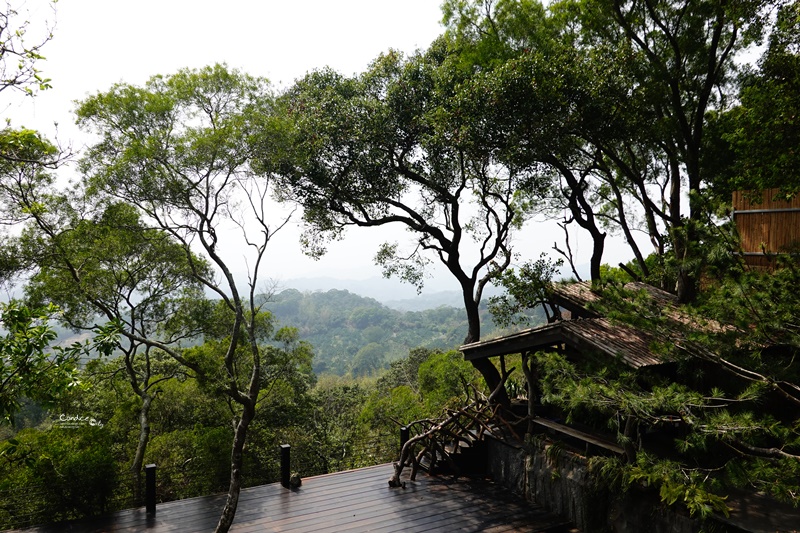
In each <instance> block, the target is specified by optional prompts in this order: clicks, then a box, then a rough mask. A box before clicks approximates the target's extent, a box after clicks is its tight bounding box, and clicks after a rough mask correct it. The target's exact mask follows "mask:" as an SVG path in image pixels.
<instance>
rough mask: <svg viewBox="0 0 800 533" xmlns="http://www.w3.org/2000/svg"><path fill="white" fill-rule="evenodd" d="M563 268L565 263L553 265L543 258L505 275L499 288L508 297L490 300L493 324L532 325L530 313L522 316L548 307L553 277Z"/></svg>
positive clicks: (502, 325)
mask: <svg viewBox="0 0 800 533" xmlns="http://www.w3.org/2000/svg"><path fill="white" fill-rule="evenodd" d="M562 265H563V261H562V260H560V259H559V260H557V261H555V262H553V261H550V260H549V259H548V258H547V257H546V256H544V254H542V256H540V258H539V259H538V260H536V261H534V262H527V263H525V264H524V265H522V266H521V267H520V268H519V271H518V272H517V271H515V270H507V271H506V272H504V273H503V275H502V277H501V278H500V284H501V285H502V286H503V288H504V289H505V291H506V293H505V294H504V295H502V296H495V297H492V298H490V299H489V311H490V312H491V313H492V317H493V318H494V321H495V322H496V323H497V324H498V325H499V326H501V327H507V326H510V325H520V324H530V322H531V318H532V317H531V316H530V313H528V314H523V312H524V311H529V310H531V309H535V308H537V307H539V306H544V305H545V303H546V302H547V299H548V296H549V293H550V289H551V283H552V279H553V276H554V275H555V273H556V271H557V269H558V268H560V267H561V266H562ZM547 312H548V311H547V310H546V309H545V313H547Z"/></svg>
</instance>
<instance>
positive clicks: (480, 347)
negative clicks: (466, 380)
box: [459, 318, 668, 368]
mask: <svg viewBox="0 0 800 533" xmlns="http://www.w3.org/2000/svg"><path fill="white" fill-rule="evenodd" d="M651 343H652V338H651V337H650V336H649V335H648V334H646V333H644V332H642V331H638V330H636V329H634V328H632V327H629V326H625V325H620V324H612V323H611V322H610V321H609V320H608V319H605V318H586V319H579V320H563V321H560V322H554V323H552V324H547V325H545V326H540V327H537V328H531V329H526V330H523V331H520V332H518V333H514V334H511V335H507V336H505V337H501V338H498V339H491V340H487V341H480V342H474V343H472V344H465V345H464V346H461V347H460V348H459V350H461V352H462V353H463V354H464V359H466V360H468V361H471V360H473V359H483V358H485V357H494V356H498V355H508V354H513V353H521V352H523V351H537V350H546V349H549V348H553V347H556V346H559V345H564V344H565V345H568V346H571V347H573V348H577V349H580V350H590V351H593V352H596V353H601V354H605V355H608V356H609V357H612V358H619V359H621V360H622V361H623V362H624V363H625V364H627V365H628V366H630V367H632V368H642V367H645V366H654V365H660V364H663V363H666V362H668V361H667V360H665V359H664V358H663V357H662V356H660V355H658V354H656V353H654V352H652V351H651V350H650V345H651Z"/></svg>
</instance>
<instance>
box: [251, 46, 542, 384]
mask: <svg viewBox="0 0 800 533" xmlns="http://www.w3.org/2000/svg"><path fill="white" fill-rule="evenodd" d="M472 82H473V79H472V76H471V73H470V71H469V70H465V69H463V68H461V66H460V64H459V61H458V58H457V56H454V55H453V54H451V53H450V51H449V50H448V45H447V42H446V41H445V40H444V39H440V40H439V41H437V42H435V43H434V44H433V45H432V46H431V47H430V49H428V50H427V51H426V52H422V53H417V54H415V55H413V56H411V57H409V58H407V59H405V58H403V57H401V56H400V55H399V54H397V53H394V52H390V53H388V54H386V55H383V56H381V57H379V58H378V59H377V60H376V61H375V62H374V63H373V64H372V65H371V66H370V68H369V69H368V70H367V71H366V72H364V73H363V74H361V75H359V76H355V77H345V76H342V75H340V74H337V73H335V72H332V71H330V70H322V71H318V72H314V73H312V74H309V75H308V76H306V77H305V78H304V79H302V80H300V81H299V82H297V84H296V85H295V86H294V87H293V88H291V89H290V90H289V91H288V93H287V94H286V95H285V97H284V98H283V101H282V105H283V111H284V113H285V117H286V120H287V123H288V124H289V125H288V127H287V129H288V131H289V132H290V133H289V135H290V137H289V138H290V139H291V142H290V145H291V146H292V149H291V150H289V151H287V152H286V154H285V157H282V158H279V159H278V160H269V159H267V158H263V164H264V166H265V167H269V168H271V169H272V170H274V171H275V172H276V173H277V174H278V175H279V179H280V183H281V187H280V191H281V196H282V197H283V198H284V199H287V200H293V201H296V202H298V203H299V204H301V205H302V206H303V208H304V220H305V222H306V223H307V228H308V232H307V234H306V235H307V241H306V242H307V244H308V246H309V249H310V252H311V253H314V254H319V253H322V252H323V251H324V242H325V239H326V238H332V237H333V238H335V237H337V236H339V235H340V234H341V232H342V231H343V230H344V229H345V228H347V227H348V226H359V227H377V226H384V225H387V224H397V225H402V226H404V227H405V228H406V229H408V230H409V231H410V232H411V233H412V235H413V240H412V241H411V242H410V243H403V244H400V243H386V244H384V245H383V246H382V247H381V248H380V250H378V253H377V255H376V261H377V262H378V263H379V264H381V265H383V267H384V273H385V274H387V275H392V274H395V275H399V277H400V278H402V279H404V280H406V281H409V282H412V283H414V284H416V285H418V286H421V284H422V282H423V279H424V268H425V266H426V264H428V263H429V262H430V261H431V257H433V258H436V259H438V260H439V261H440V262H441V263H442V264H444V265H445V266H446V267H447V269H448V270H449V271H450V273H451V274H452V275H453V276H454V277H455V279H456V280H457V281H458V283H459V285H460V286H461V289H462V292H463V298H464V305H465V309H466V312H467V317H468V322H469V331H468V332H467V335H466V338H465V342H474V341H477V340H479V339H480V319H479V317H478V304H479V302H480V301H481V296H482V293H483V290H484V287H485V286H486V284H487V283H489V282H490V281H491V280H493V279H496V278H497V276H499V274H500V273H502V271H503V270H504V269H505V268H506V267H507V266H508V265H509V263H510V262H511V258H512V250H511V240H510V237H511V233H512V231H513V230H514V229H515V228H517V227H519V226H520V225H521V224H522V222H523V221H524V220H525V217H526V206H525V205H524V204H519V203H518V202H517V199H516V197H515V195H516V191H517V190H519V189H522V188H526V189H528V190H532V191H533V190H537V189H538V188H539V187H540V183H539V181H538V177H539V176H538V175H537V174H536V173H534V172H530V171H529V170H528V169H524V168H520V167H515V166H513V165H511V164H507V163H504V162H503V161H501V160H500V159H499V158H498V157H497V154H496V153H495V151H494V148H493V147H492V146H490V145H489V144H488V143H486V142H485V139H483V138H482V137H481V134H482V131H481V129H480V125H479V124H477V121H476V116H475V115H474V113H472V109H471V104H470V102H469V97H470V91H469V86H470V84H471V83H472ZM480 370H481V372H482V373H483V374H484V376H485V377H486V380H487V383H488V385H489V386H490V387H492V388H494V387H495V386H497V385H498V383H499V376H498V375H497V371H496V370H495V369H494V368H493V367H491V365H485V367H484V365H482V368H480Z"/></svg>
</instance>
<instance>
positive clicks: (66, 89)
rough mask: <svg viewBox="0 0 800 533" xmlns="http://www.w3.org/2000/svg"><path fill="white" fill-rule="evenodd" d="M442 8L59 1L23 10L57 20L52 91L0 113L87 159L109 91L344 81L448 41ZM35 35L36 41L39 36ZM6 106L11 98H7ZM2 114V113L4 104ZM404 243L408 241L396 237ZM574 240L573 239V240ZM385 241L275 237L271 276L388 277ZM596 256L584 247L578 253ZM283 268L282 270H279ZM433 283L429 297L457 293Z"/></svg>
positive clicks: (542, 245) (48, 66) (377, 0)
mask: <svg viewBox="0 0 800 533" xmlns="http://www.w3.org/2000/svg"><path fill="white" fill-rule="evenodd" d="M439 3H440V2H439V0H402V1H397V0H292V1H286V0H281V1H276V0H227V1H225V2H220V1H211V0H137V1H135V2H134V1H130V0H60V1H59V2H58V3H57V4H56V11H55V14H53V12H52V11H51V9H50V8H49V7H47V2H46V1H45V0H25V1H24V8H23V10H22V13H23V14H24V13H25V10H29V15H30V18H31V20H32V21H33V22H34V23H39V22H40V21H41V20H42V19H44V18H47V19H49V20H51V21H52V20H53V19H55V28H54V31H53V35H54V37H53V40H52V41H51V42H50V43H48V44H47V46H46V48H45V49H44V51H43V52H44V55H45V56H46V58H47V59H46V61H43V62H42V63H41V64H40V65H39V67H40V69H41V70H42V71H43V75H44V76H45V77H48V78H51V79H52V82H51V83H52V85H53V88H52V89H50V90H47V91H44V92H41V93H39V94H38V95H37V96H36V98H35V99H25V100H24V102H23V103H21V104H20V103H19V102H17V101H14V102H13V103H12V104H10V105H7V106H6V105H4V106H2V107H0V112H2V113H3V118H10V119H11V120H12V124H13V125H15V126H23V125H24V126H27V127H32V128H36V129H39V130H41V131H43V132H44V133H45V134H47V135H48V136H49V137H51V138H52V137H54V136H55V128H54V126H53V124H54V123H58V139H59V141H60V142H61V143H62V144H63V143H71V144H72V146H73V147H74V148H76V149H80V148H81V147H82V146H83V145H84V144H85V143H86V142H88V141H87V137H86V136H84V135H82V134H81V133H80V132H79V130H78V129H77V127H76V126H75V125H74V118H73V115H72V110H73V108H74V104H73V102H74V101H75V100H79V99H82V98H84V97H85V96H87V95H89V94H92V93H96V92H98V91H103V90H105V89H107V88H109V87H110V86H111V85H112V84H113V83H116V82H119V81H124V82H127V83H134V84H139V83H142V82H144V81H145V80H146V79H147V78H149V77H150V76H152V75H154V74H170V73H173V72H175V71H177V70H178V69H180V68H184V67H191V68H199V67H202V66H205V65H209V64H213V63H217V62H226V63H227V64H228V65H229V66H231V67H235V68H239V69H241V70H243V71H245V72H247V73H249V74H252V75H257V76H265V77H267V78H268V79H270V80H271V81H272V83H273V84H274V85H275V86H276V87H278V88H280V87H286V86H288V85H290V84H291V83H292V81H293V80H295V79H296V78H299V77H301V76H303V75H304V74H305V73H306V72H308V71H310V70H313V69H315V68H320V67H323V66H326V65H328V66H331V67H333V68H335V69H337V70H339V71H341V72H343V73H345V74H353V73H356V72H360V71H362V70H364V69H365V68H366V66H367V65H368V63H369V62H370V61H371V60H372V59H374V58H375V57H376V56H377V55H378V54H379V53H381V52H383V51H386V50H387V49H389V48H394V49H397V50H401V51H404V52H413V51H414V50H415V49H418V48H425V47H427V45H428V44H430V42H431V41H432V40H433V39H434V38H435V37H436V36H437V35H439V33H441V31H442V27H441V26H440V24H439V21H440V19H441V12H440V10H439ZM35 30H36V28H35V26H34V27H33V28H32V29H31V32H33V31H35ZM5 97H6V95H5V94H4V98H5ZM4 103H5V102H4ZM397 235H398V236H399V237H400V238H402V237H403V235H404V234H403V233H402V232H401V233H398V234H397ZM576 237H577V233H576ZM560 238H561V235H558V234H554V233H552V230H550V229H548V230H547V231H544V232H542V231H537V230H533V231H530V230H529V231H528V232H525V233H524V234H521V235H520V237H519V239H520V241H521V242H518V243H517V246H516V248H517V249H523V250H524V251H525V252H526V253H525V255H526V256H528V257H537V256H538V254H539V253H540V252H541V251H546V250H549V249H550V247H551V246H552V245H553V242H554V240H556V239H560ZM384 240H386V232H383V231H380V230H362V231H357V230H354V231H351V232H350V233H349V234H348V236H347V238H346V239H345V240H344V241H342V242H338V243H333V244H332V245H331V246H330V247H329V253H328V255H327V256H326V257H324V258H323V259H321V260H319V261H314V260H312V259H309V258H307V257H305V256H303V255H302V254H301V251H300V247H299V245H298V244H297V232H296V231H287V232H284V233H283V234H279V235H278V236H277V237H276V239H275V240H274V242H273V243H271V245H270V246H271V248H272V254H271V256H272V257H275V258H276V260H274V261H270V266H269V268H268V271H267V275H268V276H269V277H272V278H276V279H278V280H290V279H292V278H298V277H318V276H332V277H340V278H347V279H360V278H368V277H377V276H380V271H379V269H378V268H377V267H375V266H373V265H372V257H373V255H374V253H375V251H376V249H377V245H378V244H379V243H380V242H383V241H384ZM575 246H577V248H578V252H582V251H584V250H583V248H585V249H586V250H585V251H587V252H588V251H589V249H590V242H589V239H588V237H586V236H581V237H580V240H578V241H577V242H573V247H575ZM278 258H279V259H278ZM455 288H456V285H455V283H454V282H452V281H451V280H450V279H449V277H448V276H447V275H437V277H436V279H435V280H433V281H432V282H430V283H429V286H428V290H431V291H435V290H449V289H455Z"/></svg>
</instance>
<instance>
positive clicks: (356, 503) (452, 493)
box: [24, 465, 567, 533]
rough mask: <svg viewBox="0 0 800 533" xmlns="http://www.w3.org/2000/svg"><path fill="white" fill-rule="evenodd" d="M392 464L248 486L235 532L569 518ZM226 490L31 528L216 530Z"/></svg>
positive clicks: (482, 525) (489, 489) (544, 526)
mask: <svg viewBox="0 0 800 533" xmlns="http://www.w3.org/2000/svg"><path fill="white" fill-rule="evenodd" d="M392 472H393V470H392V466H391V465H379V466H377V467H369V468H363V469H359V470H352V471H349V472H340V473H337V474H328V475H325V476H317V477H311V478H307V479H305V480H303V485H302V486H301V487H300V488H299V489H297V490H288V489H284V488H283V487H281V486H280V485H279V484H272V485H263V486H260V487H253V488H249V489H245V490H243V491H242V493H241V497H240V501H239V508H238V511H237V513H236V520H235V521H234V524H233V527H232V528H231V531H233V532H237V533H256V532H269V531H272V532H305V531H312V532H314V533H338V532H342V531H348V532H349V531H352V532H359V531H371V532H378V533H394V532H399V531H415V532H419V533H423V532H435V531H474V532H483V531H492V532H493V533H515V532H521V531H526V532H530V531H556V529H553V528H558V527H560V526H563V525H565V524H567V522H566V521H565V520H564V519H563V518H560V517H558V516H555V515H552V514H550V513H547V512H546V511H544V510H543V509H542V508H541V507H539V506H537V505H535V504H532V503H528V502H525V501H523V500H521V499H519V498H517V497H516V496H513V495H511V494H510V493H508V492H507V491H505V490H504V489H502V488H500V487H498V486H496V485H493V484H491V483H489V482H483V481H471V480H453V479H452V478H448V477H432V476H428V475H427V474H425V473H420V474H418V476H417V479H416V481H410V480H409V479H408V478H407V474H406V476H404V480H405V482H406V488H405V489H402V488H389V486H388V484H387V481H388V479H389V478H390V477H391V475H392ZM224 502H225V496H224V495H215V496H207V497H201V498H192V499H189V500H183V501H179V502H170V503H164V504H160V505H159V506H158V508H157V513H156V516H155V517H148V516H147V514H146V513H145V512H144V509H134V510H127V511H122V512H120V513H117V514H115V515H112V516H109V517H104V518H99V519H95V520H90V521H80V522H72V523H66V524H55V525H52V526H42V527H39V528H33V529H28V530H24V531H26V532H27V533H54V532H56V531H58V532H62V531H63V532H80V533H95V532H97V533H100V532H104V533H105V532H113V533H122V532H125V533H128V532H136V531H149V532H152V533H188V532H202V531H213V529H214V527H215V526H216V523H217V520H218V519H219V514H220V512H221V510H222V507H223V505H224Z"/></svg>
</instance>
